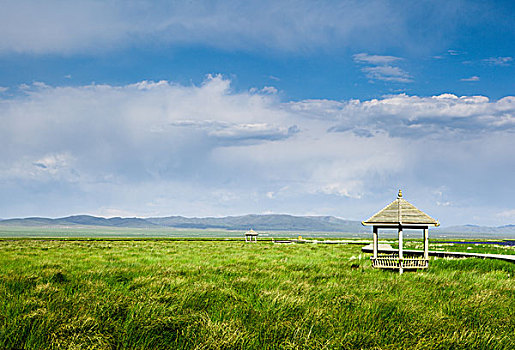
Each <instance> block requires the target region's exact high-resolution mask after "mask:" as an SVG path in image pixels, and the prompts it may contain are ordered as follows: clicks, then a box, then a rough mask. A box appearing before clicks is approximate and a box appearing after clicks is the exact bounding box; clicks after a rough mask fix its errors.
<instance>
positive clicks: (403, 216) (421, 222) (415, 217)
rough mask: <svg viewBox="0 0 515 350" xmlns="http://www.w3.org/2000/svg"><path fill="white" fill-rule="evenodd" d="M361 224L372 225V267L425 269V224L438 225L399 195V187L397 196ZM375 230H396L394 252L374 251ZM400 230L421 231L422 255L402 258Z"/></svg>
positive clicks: (426, 261)
mask: <svg viewBox="0 0 515 350" xmlns="http://www.w3.org/2000/svg"><path fill="white" fill-rule="evenodd" d="M362 224H363V225H365V226H372V228H373V229H372V231H373V234H374V243H373V252H374V253H373V256H372V257H371V260H372V266H373V267H377V268H386V269H399V273H403V271H404V269H425V268H427V267H428V265H429V226H439V225H440V224H439V223H438V221H437V220H435V219H433V218H432V217H430V216H429V215H427V214H426V213H424V212H422V211H420V210H419V209H417V208H416V207H415V206H414V205H413V204H411V203H409V202H408V201H406V200H405V199H404V198H402V192H401V190H399V194H398V196H397V199H396V200H394V201H393V202H391V203H390V204H388V205H387V206H386V207H384V208H383V209H382V210H381V211H379V212H378V213H377V214H375V215H373V216H372V217H370V218H369V219H368V220H366V221H363V222H362ZM379 229H397V230H398V233H399V251H398V254H383V255H379V252H378V250H379V249H378V231H379ZM404 229H418V230H423V233H424V254H423V256H422V257H418V256H412V257H404V254H403V251H402V250H403V247H402V246H403V243H402V236H403V232H402V231H403V230H404Z"/></svg>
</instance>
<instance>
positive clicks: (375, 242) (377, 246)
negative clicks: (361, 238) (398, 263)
mask: <svg viewBox="0 0 515 350" xmlns="http://www.w3.org/2000/svg"><path fill="white" fill-rule="evenodd" d="M377 230H378V229H377V226H373V228H372V232H373V233H374V243H373V245H374V247H373V248H374V259H377V253H378V250H379V243H378V237H377Z"/></svg>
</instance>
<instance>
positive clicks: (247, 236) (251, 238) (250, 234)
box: [245, 229, 259, 243]
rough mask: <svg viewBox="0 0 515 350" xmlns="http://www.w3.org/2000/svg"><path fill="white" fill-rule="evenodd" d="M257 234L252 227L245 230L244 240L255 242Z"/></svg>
mask: <svg viewBox="0 0 515 350" xmlns="http://www.w3.org/2000/svg"><path fill="white" fill-rule="evenodd" d="M258 235H259V233H257V232H256V231H254V230H253V229H250V230H248V231H247V232H245V242H252V241H254V243H257V237H258Z"/></svg>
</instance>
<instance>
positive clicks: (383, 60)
mask: <svg viewBox="0 0 515 350" xmlns="http://www.w3.org/2000/svg"><path fill="white" fill-rule="evenodd" d="M352 57H353V58H354V62H358V63H369V64H374V65H379V64H388V63H392V62H395V61H400V60H402V58H400V57H395V56H380V55H369V54H367V53H358V54H355V55H354V56H352Z"/></svg>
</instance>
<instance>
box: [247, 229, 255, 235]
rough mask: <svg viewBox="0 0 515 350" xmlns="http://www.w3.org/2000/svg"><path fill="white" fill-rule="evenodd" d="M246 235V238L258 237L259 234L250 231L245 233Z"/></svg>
mask: <svg viewBox="0 0 515 350" xmlns="http://www.w3.org/2000/svg"><path fill="white" fill-rule="evenodd" d="M245 235H246V236H257V235H258V233H257V232H256V231H254V230H253V229H250V230H248V231H247V232H245Z"/></svg>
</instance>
